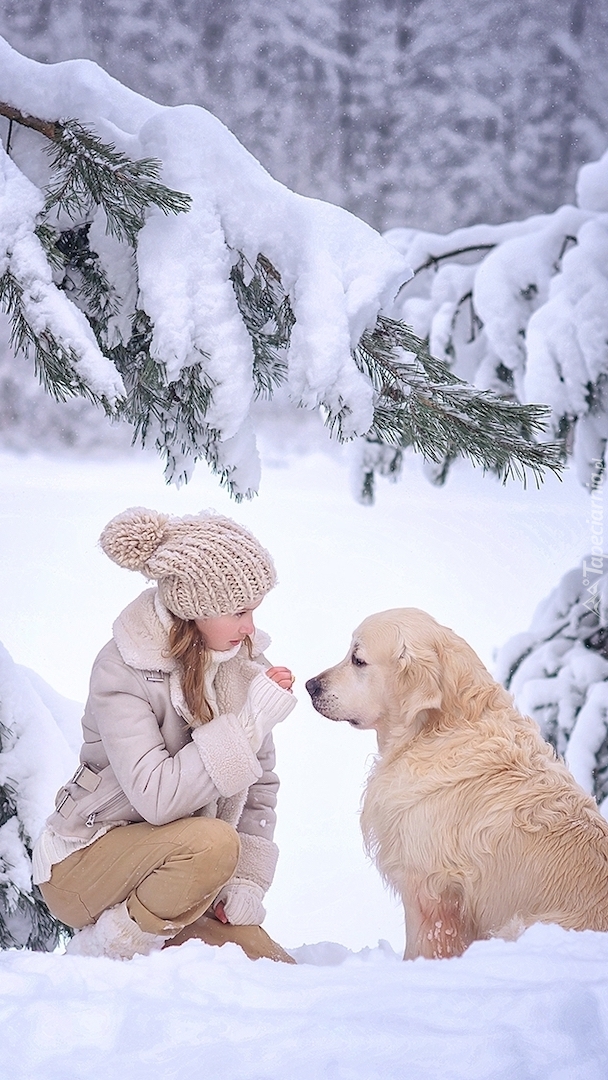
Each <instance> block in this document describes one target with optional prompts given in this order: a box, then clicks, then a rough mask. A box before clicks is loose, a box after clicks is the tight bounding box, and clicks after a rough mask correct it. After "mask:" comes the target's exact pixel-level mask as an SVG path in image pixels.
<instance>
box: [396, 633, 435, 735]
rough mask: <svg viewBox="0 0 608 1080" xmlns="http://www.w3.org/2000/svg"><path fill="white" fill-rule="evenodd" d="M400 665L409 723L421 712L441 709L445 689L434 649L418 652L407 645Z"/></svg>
mask: <svg viewBox="0 0 608 1080" xmlns="http://www.w3.org/2000/svg"><path fill="white" fill-rule="evenodd" d="M397 665H398V680H399V688H400V692H401V700H402V702H403V710H404V718H405V719H406V720H407V721H408V722H409V721H411V720H414V719H415V718H416V717H417V716H418V715H419V713H421V712H428V711H430V710H431V709H440V708H441V704H442V701H443V690H442V685H441V670H440V666H439V659H438V656H437V654H436V653H435V652H433V651H432V650H431V649H416V650H415V651H414V650H411V649H410V648H409V647H408V646H407V645H405V644H404V645H403V646H402V649H401V652H400V654H399V658H398V661H397Z"/></svg>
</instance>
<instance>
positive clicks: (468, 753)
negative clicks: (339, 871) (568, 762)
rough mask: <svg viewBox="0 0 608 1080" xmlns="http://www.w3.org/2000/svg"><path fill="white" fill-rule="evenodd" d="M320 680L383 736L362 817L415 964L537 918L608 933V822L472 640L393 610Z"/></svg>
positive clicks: (312, 683)
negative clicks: (400, 909) (401, 914)
mask: <svg viewBox="0 0 608 1080" xmlns="http://www.w3.org/2000/svg"><path fill="white" fill-rule="evenodd" d="M307 689H308V690H309V693H310V694H311V698H312V701H313V704H314V706H315V708H316V709H317V710H318V711H319V712H321V713H323V715H325V716H327V717H329V718H330V719H332V720H345V721H348V722H349V723H351V724H352V726H354V727H358V728H374V729H375V730H376V732H377V736H378V756H377V759H376V762H375V764H374V766H373V767H372V770H371V773H370V776H369V778H368V782H367V787H366V791H365V795H364V800H363V809H362V814H361V826H362V829H363V835H364V838H365V843H366V846H367V849H368V851H369V852H370V854H371V855H372V856H373V858H374V860H375V862H376V865H377V866H378V869H379V870H380V873H381V874H382V875H383V877H384V879H385V880H386V881H387V883H388V884H389V885H390V886H391V888H392V889H394V890H395V892H397V893H398V894H399V895H400V896H401V898H402V900H403V906H404V909H405V924H406V951H405V958H406V959H409V958H414V957H417V956H426V957H449V956H457V955H460V954H461V953H462V952H464V950H465V949H466V948H467V946H468V945H470V943H471V942H472V941H475V940H479V939H483V938H490V937H504V938H509V939H511V938H515V937H517V936H518V934H519V933H521V931H522V930H523V929H525V928H526V927H527V926H530V925H532V923H535V922H546V923H559V924H560V925H561V926H564V927H566V928H569V929H574V930H583V929H593V930H608V823H607V822H606V821H604V819H603V818H602V817H601V815H600V813H599V811H598V809H597V806H596V804H595V802H594V801H593V800H592V799H591V798H590V797H589V796H588V795H586V794H585V792H584V791H583V790H582V789H581V788H580V787H579V786H578V785H577V784H576V783H575V781H574V779H573V778H572V776H571V774H570V773H569V772H568V770H567V768H566V766H565V765H564V764H563V762H561V761H560V760H558V759H557V758H556V756H555V754H554V753H553V750H552V749H551V747H549V746H548V745H547V743H545V742H544V740H543V739H542V737H541V735H540V732H539V729H538V727H537V725H536V724H535V723H534V722H533V721H532V720H530V719H528V718H527V717H524V716H521V715H520V714H519V713H518V712H517V711H516V709H515V708H514V706H513V702H512V699H511V697H510V695H509V694H508V693H507V692H506V691H505V690H504V689H503V688H502V687H501V686H500V685H499V684H498V683H496V682H495V681H494V680H493V679H492V677H491V675H490V674H489V672H488V671H487V670H486V668H485V667H484V666H483V664H482V663H481V661H480V660H479V658H478V657H477V656H476V654H475V653H474V652H473V650H472V649H471V648H470V647H469V645H467V643H466V642H465V641H463V640H462V638H460V637H458V636H457V635H456V634H455V633H454V632H453V631H452V630H449V629H447V628H446V627H444V626H440V625H439V624H438V623H437V622H435V620H434V619H433V618H432V617H431V616H430V615H427V614H426V613H425V612H423V611H419V610H417V609H415V608H397V609H394V610H391V611H385V612H381V613H380V614H377V615H372V616H370V617H369V618H368V619H366V620H365V621H364V622H363V623H362V624H361V626H359V627H358V629H357V630H356V631H355V633H354V636H353V642H352V645H351V648H350V649H349V652H348V655H347V656H346V657H345V659H344V660H343V661H342V662H341V663H340V664H338V665H337V666H336V667H333V668H329V669H328V670H327V671H324V672H323V673H322V674H321V675H319V676H317V677H316V678H315V679H311V680H309V682H308V683H307Z"/></svg>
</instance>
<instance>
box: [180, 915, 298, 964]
mask: <svg viewBox="0 0 608 1080" xmlns="http://www.w3.org/2000/svg"><path fill="white" fill-rule="evenodd" d="M192 938H195V939H198V940H199V941H204V942H205V944H206V945H220V946H221V945H225V944H226V942H228V941H231V942H233V944H235V945H240V947H241V949H242V950H243V952H244V953H245V955H246V956H248V957H249V959H250V960H261V959H262V957H266V958H267V959H269V960H276V961H282V962H283V963H284V964H295V963H296V961H295V960H294V958H293V956H290V955H289V953H288V952H286V951H285V949H284V948H283V947H282V946H281V945H279V944H278V942H276V941H273V940H272V938H271V937H269V935H268V934H267V933H266V931H265V930H263V929H262V927H261V926H232V925H231V924H230V923H222V922H220V921H219V919H215V918H214V917H213V916H212V915H211V916H209V915H201V917H200V919H197V920H196V922H193V923H190V925H189V926H184V929H183V930H180V932H179V933H178V934H176V935H175V937H173V938H171V940H170V941H167V942H166V945H183V944H184V942H185V941H190V940H191V939H192Z"/></svg>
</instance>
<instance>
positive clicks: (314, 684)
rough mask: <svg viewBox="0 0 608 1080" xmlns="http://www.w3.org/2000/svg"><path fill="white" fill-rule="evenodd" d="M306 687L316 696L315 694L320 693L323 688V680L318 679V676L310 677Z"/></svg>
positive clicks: (311, 694)
mask: <svg viewBox="0 0 608 1080" xmlns="http://www.w3.org/2000/svg"><path fill="white" fill-rule="evenodd" d="M306 689H307V690H308V693H309V694H310V696H311V697H314V696H315V694H319V693H320V692H321V690H322V685H321V680H320V679H317V678H316V676H315V678H314V679H309V680H308V682H307V683H306Z"/></svg>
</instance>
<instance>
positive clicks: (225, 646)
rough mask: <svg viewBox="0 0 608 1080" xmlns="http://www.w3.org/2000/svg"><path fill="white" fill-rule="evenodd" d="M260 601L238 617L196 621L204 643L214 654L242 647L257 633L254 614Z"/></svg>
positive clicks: (229, 616) (222, 616)
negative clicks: (238, 646) (246, 640)
mask: <svg viewBox="0 0 608 1080" xmlns="http://www.w3.org/2000/svg"><path fill="white" fill-rule="evenodd" d="M261 603H262V601H261V600H260V601H259V602H258V603H257V604H254V605H253V607H250V608H243V610H242V611H238V612H237V613H236V615H213V616H212V617H211V618H209V619H195V620H194V621H195V623H196V625H197V627H198V629H199V630H200V633H201V635H202V638H203V641H204V642H205V645H206V646H207V648H208V649H213V651H214V652H227V651H228V650H229V649H233V648H234V646H235V645H240V644H241V643H242V642H243V641H244V640H245V638H246V637H252V636H253V634H254V633H255V626H254V624H253V613H254V611H255V610H256V608H258V607H259V606H260V604H261Z"/></svg>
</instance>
